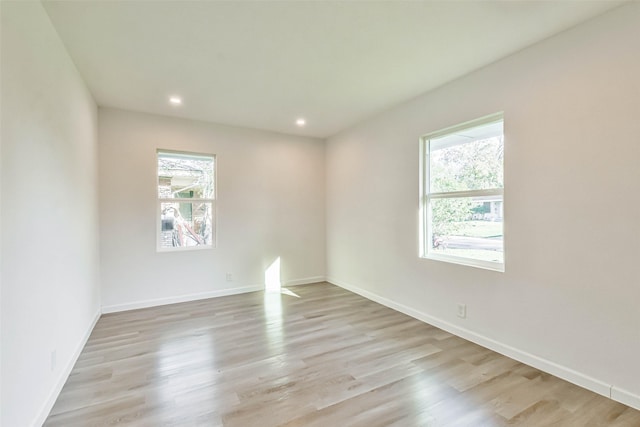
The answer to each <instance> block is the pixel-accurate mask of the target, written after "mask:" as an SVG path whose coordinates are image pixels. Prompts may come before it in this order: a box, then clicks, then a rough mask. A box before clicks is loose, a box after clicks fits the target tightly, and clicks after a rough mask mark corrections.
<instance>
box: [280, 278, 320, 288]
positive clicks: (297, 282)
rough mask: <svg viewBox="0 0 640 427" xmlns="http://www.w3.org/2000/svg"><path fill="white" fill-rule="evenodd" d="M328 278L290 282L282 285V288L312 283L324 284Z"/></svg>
mask: <svg viewBox="0 0 640 427" xmlns="http://www.w3.org/2000/svg"><path fill="white" fill-rule="evenodd" d="M326 279H327V278H326V277H324V276H312V277H305V278H303V279H296V280H288V281H286V282H284V283H283V284H282V287H288V286H298V285H310V284H312V283H318V282H324V281H325V280H326Z"/></svg>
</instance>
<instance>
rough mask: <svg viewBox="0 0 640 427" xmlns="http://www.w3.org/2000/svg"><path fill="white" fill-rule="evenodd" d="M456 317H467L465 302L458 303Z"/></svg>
mask: <svg viewBox="0 0 640 427" xmlns="http://www.w3.org/2000/svg"><path fill="white" fill-rule="evenodd" d="M458 317H459V318H461V319H466V317H467V304H458Z"/></svg>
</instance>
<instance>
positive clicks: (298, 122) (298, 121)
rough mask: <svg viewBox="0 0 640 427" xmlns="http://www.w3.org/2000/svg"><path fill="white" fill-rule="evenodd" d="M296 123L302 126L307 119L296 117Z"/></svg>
mask: <svg viewBox="0 0 640 427" xmlns="http://www.w3.org/2000/svg"><path fill="white" fill-rule="evenodd" d="M296 124H297V125H298V126H304V125H306V124H307V121H306V120H305V119H298V120H296Z"/></svg>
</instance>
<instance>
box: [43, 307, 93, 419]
mask: <svg viewBox="0 0 640 427" xmlns="http://www.w3.org/2000/svg"><path fill="white" fill-rule="evenodd" d="M98 319H100V310H98V311H97V312H96V314H95V315H94V316H93V320H92V321H91V324H90V325H89V327H88V328H87V330H86V331H85V333H84V336H83V337H82V339H81V340H80V342H79V343H78V345H77V346H76V348H75V350H74V351H73V354H72V355H71V358H70V359H69V361H68V362H67V364H66V365H65V367H64V369H62V370H61V371H60V374H59V376H58V379H57V381H56V383H55V386H54V387H53V389H52V390H51V392H50V393H49V397H48V398H47V400H46V401H45V402H44V404H43V405H42V407H41V409H40V411H39V412H38V415H37V416H36V418H35V420H34V421H33V423H32V424H31V425H32V426H33V427H40V426H42V424H44V422H45V421H46V420H47V417H48V416H49V412H51V408H53V405H54V404H55V403H56V400H57V399H58V396H59V395H60V391H62V387H64V384H65V383H66V382H67V378H69V374H71V371H72V370H73V367H74V366H75V364H76V361H77V360H78V357H80V353H82V349H84V346H85V345H86V344H87V341H88V340H89V336H90V335H91V332H93V328H94V327H95V326H96V323H98Z"/></svg>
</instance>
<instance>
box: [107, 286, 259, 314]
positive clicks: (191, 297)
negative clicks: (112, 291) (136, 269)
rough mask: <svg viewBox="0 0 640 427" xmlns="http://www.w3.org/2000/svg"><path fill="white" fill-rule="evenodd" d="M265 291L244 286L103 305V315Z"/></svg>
mask: <svg viewBox="0 0 640 427" xmlns="http://www.w3.org/2000/svg"><path fill="white" fill-rule="evenodd" d="M262 290H264V285H254V286H242V287H238V288H228V289H220V290H215V291H208V292H199V293H195V294H187V295H179V296H174V297H166V298H156V299H149V300H142V301H134V302H128V303H125V304H115V305H103V306H102V313H103V314H106V313H117V312H119V311H127V310H137V309H139V308H148V307H157V306H160V305H167V304H176V303H179V302H187V301H197V300H201V299H207V298H215V297H224V296H227V295H236V294H244V293H247V292H256V291H262Z"/></svg>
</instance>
